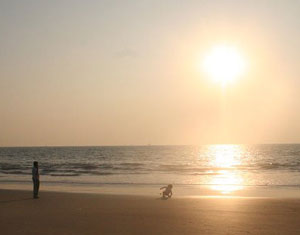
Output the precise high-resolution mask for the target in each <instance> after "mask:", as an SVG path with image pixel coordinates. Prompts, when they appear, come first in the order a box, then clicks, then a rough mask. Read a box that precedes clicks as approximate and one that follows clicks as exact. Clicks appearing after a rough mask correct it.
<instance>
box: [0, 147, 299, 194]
mask: <svg viewBox="0 0 300 235" xmlns="http://www.w3.org/2000/svg"><path fill="white" fill-rule="evenodd" d="M33 161H38V162H39V171H40V177H41V182H42V186H43V187H45V188H47V186H49V187H50V188H51V186H52V187H54V186H57V187H60V188H71V187H74V186H76V187H79V188H80V187H81V188H84V187H85V188H88V187H89V188H90V189H91V188H97V189H98V190H99V191H101V189H104V188H106V189H107V187H111V188H113V187H114V188H116V187H115V186H116V185H117V186H120V187H123V188H126V187H128V188H130V187H132V188H133V187H134V188H139V187H147V186H148V187H150V188H151V187H152V188H158V187H160V186H162V185H165V184H173V185H174V189H175V188H176V187H177V188H180V187H181V188H182V187H183V188H185V189H184V190H183V191H187V190H190V191H192V190H191V189H190V188H201V187H202V188H207V189H209V192H210V194H216V195H218V194H229V195H231V194H237V193H238V192H241V191H245V189H247V188H248V189H249V188H251V187H256V188H259V187H261V188H264V189H266V188H267V189H274V188H276V189H279V188H285V189H286V188H288V189H292V190H295V191H297V192H298V190H299V187H300V145H299V144H272V145H201V146H107V147H106V146H99V147H97V146H95V147H1V148H0V188H1V187H2V188H5V186H7V185H10V184H13V185H26V186H28V187H29V186H30V185H31V168H32V162H33ZM114 190H115V191H117V189H114ZM299 191H300V190H299ZM147 192H148V191H147ZM193 192H194V194H197V193H198V192H199V193H202V192H200V191H193Z"/></svg>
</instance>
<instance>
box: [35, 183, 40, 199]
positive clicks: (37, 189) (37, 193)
mask: <svg viewBox="0 0 300 235" xmlns="http://www.w3.org/2000/svg"><path fill="white" fill-rule="evenodd" d="M36 181H37V182H36V184H37V186H36V196H38V195H39V189H40V180H36Z"/></svg>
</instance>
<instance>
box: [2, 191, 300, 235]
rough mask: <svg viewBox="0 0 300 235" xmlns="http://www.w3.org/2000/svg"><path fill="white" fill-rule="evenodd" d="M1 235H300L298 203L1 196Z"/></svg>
mask: <svg viewBox="0 0 300 235" xmlns="http://www.w3.org/2000/svg"><path fill="white" fill-rule="evenodd" d="M0 233H1V234H3V235H4V234H31V235H32V234H142V235H145V234H300V199H279V198H276V199H275V198H274V199H270V198H269V199H268V198H264V199H262V198H176V196H175V197H174V198H172V199H170V200H161V199H159V198H155V197H144V196H122V195H101V194H79V193H57V192H41V193H40V198H39V199H37V200H34V199H32V193H31V192H30V191H16V190H0Z"/></svg>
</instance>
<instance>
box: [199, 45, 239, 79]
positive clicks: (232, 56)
mask: <svg viewBox="0 0 300 235" xmlns="http://www.w3.org/2000/svg"><path fill="white" fill-rule="evenodd" d="M203 67H204V71H205V72H206V73H207V74H208V75H209V77H210V78H211V79H213V80H214V81H215V82H217V83H219V84H221V85H227V84H228V83H231V82H233V81H234V80H236V79H237V78H238V77H239V76H241V75H242V74H243V72H244V70H245V61H244V59H243V58H242V56H241V54H240V53H239V51H238V50H237V49H236V48H235V47H230V46H216V47H214V48H213V49H212V50H211V51H210V52H209V53H208V55H207V56H206V57H205V59H204V62H203Z"/></svg>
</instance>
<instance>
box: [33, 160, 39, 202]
mask: <svg viewBox="0 0 300 235" xmlns="http://www.w3.org/2000/svg"><path fill="white" fill-rule="evenodd" d="M32 181H33V198H39V197H38V194H39V187H40V174H39V165H38V162H37V161H34V162H33V167H32Z"/></svg>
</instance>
